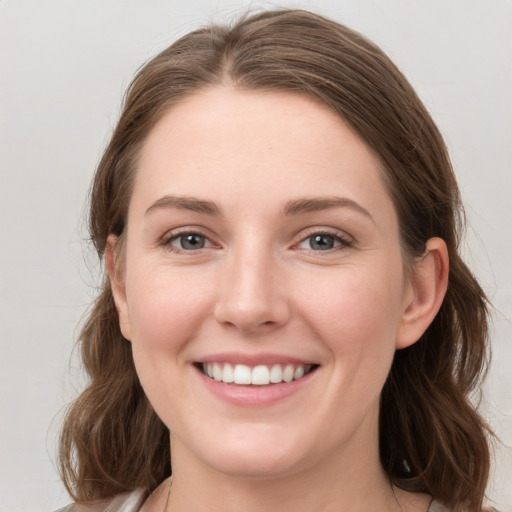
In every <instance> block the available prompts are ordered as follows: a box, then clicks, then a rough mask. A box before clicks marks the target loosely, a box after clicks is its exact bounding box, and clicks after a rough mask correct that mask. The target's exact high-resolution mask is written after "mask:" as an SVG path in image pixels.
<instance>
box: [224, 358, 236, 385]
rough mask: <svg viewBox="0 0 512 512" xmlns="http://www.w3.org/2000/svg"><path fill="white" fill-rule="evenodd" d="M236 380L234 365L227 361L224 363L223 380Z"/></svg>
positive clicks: (228, 381)
mask: <svg viewBox="0 0 512 512" xmlns="http://www.w3.org/2000/svg"><path fill="white" fill-rule="evenodd" d="M234 380H235V374H234V370H233V367H232V366H231V365H230V364H229V363H226V364H225V365H224V369H223V370H222V382H227V383H230V382H233V381H234Z"/></svg>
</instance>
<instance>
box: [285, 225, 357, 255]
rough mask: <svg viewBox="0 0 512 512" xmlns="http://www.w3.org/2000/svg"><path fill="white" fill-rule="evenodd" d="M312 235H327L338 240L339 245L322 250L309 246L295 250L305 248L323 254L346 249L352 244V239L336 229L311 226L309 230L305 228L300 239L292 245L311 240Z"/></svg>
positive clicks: (335, 240)
mask: <svg viewBox="0 0 512 512" xmlns="http://www.w3.org/2000/svg"><path fill="white" fill-rule="evenodd" d="M314 236H327V237H331V238H333V239H334V242H335V243H336V242H338V243H339V245H338V246H336V247H332V248H330V249H324V250H317V251H315V250H313V249H311V248H309V249H300V248H297V250H306V251H313V252H315V253H323V254H332V253H333V252H336V251H340V250H343V249H348V248H350V247H352V246H353V245H354V241H353V240H352V239H351V238H349V237H347V236H346V235H342V234H341V233H340V232H339V231H337V230H334V229H333V230H330V229H326V228H323V229H318V228H311V229H310V230H306V232H305V233H302V234H301V239H300V241H299V242H298V243H296V244H295V245H294V247H297V246H298V245H300V244H302V243H304V242H307V241H308V240H311V239H312V238H313V237H314ZM310 243H311V242H310Z"/></svg>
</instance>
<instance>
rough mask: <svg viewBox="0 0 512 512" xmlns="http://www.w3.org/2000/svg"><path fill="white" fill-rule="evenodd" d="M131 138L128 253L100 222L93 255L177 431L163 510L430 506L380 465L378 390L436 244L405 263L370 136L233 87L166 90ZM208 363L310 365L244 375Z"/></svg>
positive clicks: (438, 249)
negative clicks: (271, 379)
mask: <svg viewBox="0 0 512 512" xmlns="http://www.w3.org/2000/svg"><path fill="white" fill-rule="evenodd" d="M140 156H141V158H140V161H139V166H138V169H137V175H136V179H135V185H134V189H133V195H132V197H131V200H130V205H129V212H128V221H127V228H126V237H125V239H124V240H123V244H122V249H121V250H122V254H120V253H119V250H118V249H116V248H115V243H116V239H115V237H113V236H111V237H110V238H109V246H108V247H107V258H106V261H107V269H108V271H109V274H110V277H111V281H112V285H113V292H114V297H115V301H116V306H117V309H118V312H119V318H120V325H121V329H122V332H123V335H124V336H125V337H126V338H127V339H128V340H130V342H131V343H132V348H133V355H134V361H135V365H136V368H137V372H138V375H139V377H140V380H141V383H142V385H143V387H144V390H145V392H146V394H147V396H148V398H149V400H150V401H151V403H152V405H153V407H154V408H155V410H156V412H157V414H158V415H159V416H160V418H161V419H162V421H163V422H164V423H165V424H166V425H167V426H168V427H169V429H170V431H171V447H172V448H171V451H172V467H173V484H172V493H171V494H170V499H169V504H168V505H169V508H168V510H172V511H175V512H181V511H190V510H194V511H203V510H204V511H223V512H230V511H239V510H244V511H248V512H252V511H262V510H269V511H270V510H280V511H284V512H287V511H290V512H291V511H294V512H297V511H299V512H301V511H304V512H310V511H312V510H315V511H333V512H334V511H336V512H343V511H347V512H348V511H350V512H357V511H368V510H379V511H392V510H403V511H418V512H419V511H422V512H424V511H426V510H427V508H428V504H429V501H430V499H429V497H428V496H424V495H418V494H412V493H406V492H403V491H400V490H398V489H393V488H392V486H391V485H390V483H389V479H388V478H387V476H386V474H385V473H384V471H383V469H382V467H381V465H380V462H379V455H378V411H379V397H380V393H381V390H382V387H383V385H384V382H385V380H386V376H387V374H388V372H389V369H390V366H391V363H392V359H393V354H394V352H395V350H397V349H402V348H405V347H407V346H409V345H411V344H413V343H415V342H416V341H417V340H418V339H419V338H420V336H421V334H422V333H423V332H424V330H425V329H426V328H427V327H428V325H429V324H430V322H431V321H432V319H433V318H434V316H435V314H436V313H437V311H438V309H439V307H440V305H441V302H442V299H443V297H444V294H445V291H446V285H447V272H448V257H447V251H446V246H445V244H444V242H443V241H442V240H440V239H431V240H429V241H428V242H427V249H426V252H425V254H424V255H423V257H422V258H418V259H417V260H416V261H415V263H414V265H415V271H414V273H410V272H406V270H405V268H404V259H403V254H402V249H401V245H400V239H399V230H398V220H397V216H396V211H395V208H394V206H393V203H392V201H391V198H390V196H389V194H388V192H387V190H386V188H385V186H384V184H383V180H382V177H381V174H382V170H381V169H380V168H379V162H378V160H377V159H376V158H375V156H374V155H373V154H372V152H371V151H370V150H369V149H368V148H367V147H366V146H365V144H364V143H363V142H362V140H361V139H360V138H359V137H358V136H357V135H356V134H355V133H354V132H353V131H352V130H351V129H350V128H349V127H348V125H347V124H346V123H344V122H343V121H342V120H341V119H340V118H339V117H338V116H337V115H336V114H334V113H333V112H332V111H330V110H329V109H328V108H326V107H324V106H322V105H319V104H318V103H315V102H314V101H312V100H310V99H308V98H305V97H303V96H300V95H295V94H291V93H275V92H273V93H262V92H248V91H238V90H235V89H234V88H233V87H231V86H227V85H226V86H219V87H216V88H211V89H207V90H204V91H201V92H199V93H195V94H194V95H192V96H190V97H189V98H187V99H186V100H184V101H182V102H181V103H179V104H178V105H176V106H175V107H173V109H172V110H171V111H169V112H168V113H167V114H166V115H165V116H164V117H163V118H162V119H161V120H160V121H159V123H158V124H157V125H156V126H155V128H154V129H153V130H152V132H151V133H150V134H149V136H148V138H147V140H146V142H145V145H144V147H143V149H142V152H141V155H140ZM116 260H117V262H116ZM205 361H214V362H215V361H216V362H218V363H223V362H224V361H228V362H233V363H234V364H235V363H236V362H237V361H239V362H241V363H244V364H248V365H249V366H251V365H252V366H255V365H260V364H261V365H265V364H266V362H267V361H268V364H267V366H271V365H272V364H274V363H276V362H277V363H282V364H283V365H285V364H286V363H290V362H292V363H293V364H298V363H304V364H305V365H306V368H309V366H310V365H311V368H312V370H313V371H311V372H310V373H309V374H307V375H306V376H305V377H304V378H303V379H298V380H297V381H294V382H293V383H291V384H283V383H281V384H274V385H269V386H241V385H237V384H227V383H222V382H220V383H219V382H215V381H213V380H212V379H211V378H209V377H207V376H205V375H204V374H203V372H202V371H201V368H202V366H201V363H202V362H205ZM286 386H288V387H286ZM237 388H239V389H242V391H241V394H239V395H238V394H237V395H236V399H233V391H232V390H233V389H237ZM270 388H273V389H274V390H277V391H276V392H275V393H276V394H275V396H274V395H273V394H272V393H274V391H269V390H270ZM283 390H289V391H286V392H284V391H283ZM166 494H167V493H166V491H165V489H160V490H159V491H158V492H156V493H155V494H154V495H153V496H152V497H150V499H149V500H148V501H147V502H146V504H145V505H144V508H143V510H144V512H151V511H153V510H154V511H159V512H160V511H161V510H163V507H164V505H165V499H166Z"/></svg>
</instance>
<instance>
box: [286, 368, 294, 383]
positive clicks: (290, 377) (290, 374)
mask: <svg viewBox="0 0 512 512" xmlns="http://www.w3.org/2000/svg"><path fill="white" fill-rule="evenodd" d="M294 373H295V367H294V366H293V364H287V365H286V366H285V367H284V370H283V380H284V381H285V382H291V381H292V380H293V374H294Z"/></svg>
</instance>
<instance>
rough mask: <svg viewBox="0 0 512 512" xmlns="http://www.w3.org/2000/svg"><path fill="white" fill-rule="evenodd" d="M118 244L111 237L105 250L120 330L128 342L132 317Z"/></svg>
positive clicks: (116, 238)
mask: <svg viewBox="0 0 512 512" xmlns="http://www.w3.org/2000/svg"><path fill="white" fill-rule="evenodd" d="M117 242H118V237H116V236H115V235H109V237H108V238H107V247H106V248H105V266H106V269H107V273H108V277H109V280H110V287H111V289H112V295H113V297H114V303H115V305H116V310H117V315H118V316H119V328H120V329H121V333H122V334H123V336H124V337H125V338H126V339H127V340H130V339H131V325H130V315H129V312H128V303H127V300H126V286H125V279H124V275H123V271H122V270H121V269H120V265H119V261H118V259H119V258H118V254H117V251H118V249H116V244H117Z"/></svg>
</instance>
